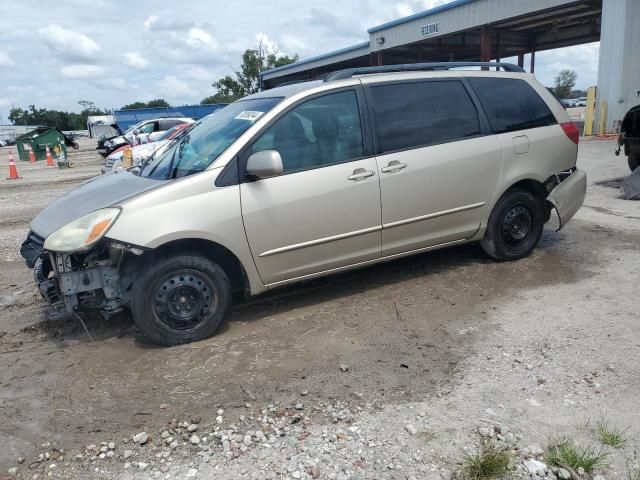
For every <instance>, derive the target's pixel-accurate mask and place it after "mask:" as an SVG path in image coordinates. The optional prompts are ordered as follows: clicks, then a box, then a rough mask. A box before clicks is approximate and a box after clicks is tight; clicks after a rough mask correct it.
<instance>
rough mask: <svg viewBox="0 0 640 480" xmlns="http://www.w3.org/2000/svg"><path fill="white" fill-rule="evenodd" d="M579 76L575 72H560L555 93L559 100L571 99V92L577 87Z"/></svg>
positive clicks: (554, 88) (556, 80) (554, 89)
mask: <svg viewBox="0 0 640 480" xmlns="http://www.w3.org/2000/svg"><path fill="white" fill-rule="evenodd" d="M577 78H578V74H577V73H576V72H575V71H573V70H567V69H565V70H560V73H558V75H557V76H556V79H555V86H554V87H553V91H554V93H555V94H556V96H557V97H558V98H569V95H571V90H573V87H575V86H576V80H577Z"/></svg>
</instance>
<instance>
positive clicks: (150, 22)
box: [144, 15, 160, 30]
mask: <svg viewBox="0 0 640 480" xmlns="http://www.w3.org/2000/svg"><path fill="white" fill-rule="evenodd" d="M159 19H160V17H159V16H158V15H151V16H149V18H147V19H146V20H145V22H144V28H146V29H147V30H150V29H151V27H153V24H154V23H156V22H157V21H158V20H159Z"/></svg>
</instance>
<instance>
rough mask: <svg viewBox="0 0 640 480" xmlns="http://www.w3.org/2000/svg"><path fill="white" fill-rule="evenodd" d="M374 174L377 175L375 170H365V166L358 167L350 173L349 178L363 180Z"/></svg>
mask: <svg viewBox="0 0 640 480" xmlns="http://www.w3.org/2000/svg"><path fill="white" fill-rule="evenodd" d="M372 175H375V172H373V171H372V170H365V169H364V168H356V169H355V170H354V171H353V174H352V175H349V176H348V177H347V179H348V180H354V181H357V180H362V179H363V178H367V177H370V176H372Z"/></svg>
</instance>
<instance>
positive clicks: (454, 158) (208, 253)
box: [21, 64, 586, 345]
mask: <svg viewBox="0 0 640 480" xmlns="http://www.w3.org/2000/svg"><path fill="white" fill-rule="evenodd" d="M478 66H480V65H479V64H466V65H461V64H416V65H401V66H384V67H368V68H358V69H350V70H343V71H339V72H334V73H332V74H328V75H326V76H325V77H324V78H323V79H319V80H314V81H308V82H301V83H296V84H290V85H286V86H281V87H279V88H274V89H272V90H267V91H262V92H260V93H257V94H255V95H250V96H248V97H245V98H243V99H241V100H239V101H237V102H234V103H232V104H230V105H228V106H226V107H225V108H223V109H221V110H219V111H217V112H216V113H215V114H213V115H211V116H209V117H206V118H205V119H203V120H201V121H200V122H198V123H197V124H196V125H195V126H194V127H193V128H191V130H189V132H188V133H187V134H186V135H184V136H183V137H181V138H180V139H178V140H176V141H174V142H173V143H172V144H171V145H170V146H169V148H167V149H166V150H165V151H164V153H163V154H162V155H161V156H159V157H158V158H154V159H153V160H152V161H151V162H150V163H148V164H147V165H145V166H144V167H142V168H141V169H140V168H134V169H132V170H130V171H117V172H115V173H110V174H106V175H102V176H99V177H97V178H95V179H92V180H90V181H88V182H86V183H84V184H83V185H81V186H80V187H78V188H77V189H75V190H73V191H71V192H69V193H67V194H66V195H64V196H62V197H61V198H60V199H58V200H57V201H56V202H54V203H53V204H51V205H50V206H49V207H47V208H46V209H45V210H44V211H42V212H41V213H40V214H39V215H38V216H37V217H36V218H35V219H34V220H33V221H32V223H31V226H30V228H31V231H30V232H29V235H28V238H27V240H26V241H25V242H24V243H23V245H22V248H21V253H22V255H23V256H24V258H25V259H26V261H27V265H29V266H30V267H31V268H33V269H34V276H35V279H36V283H37V284H38V286H39V289H40V292H41V293H42V295H43V296H44V298H45V299H47V300H48V301H49V302H51V303H62V304H64V306H65V308H66V309H67V311H69V312H82V311H86V310H98V311H101V312H103V313H104V314H105V315H109V314H111V313H114V312H117V311H120V310H122V309H124V308H129V309H130V310H131V313H132V316H133V319H134V321H135V322H136V324H137V325H138V326H139V327H140V329H141V330H142V331H143V332H144V333H146V334H147V335H148V336H149V337H151V339H153V340H154V341H155V342H157V343H160V344H163V345H175V344H180V343H186V342H191V341H195V340H200V339H203V338H206V337H208V336H210V335H211V334H213V332H214V331H215V330H216V329H217V328H218V327H219V326H220V324H221V322H222V321H223V319H224V317H225V313H226V311H227V309H228V307H229V304H230V303H231V299H232V294H234V293H240V294H243V295H245V296H249V295H257V294H260V293H262V292H265V291H267V290H270V289H273V288H276V287H280V286H283V285H287V284H290V283H293V282H299V281H303V280H307V279H310V278H314V277H317V276H320V275H328V274H331V273H335V272H340V271H344V270H348V269H353V268H358V267H364V266H367V265H371V264H373V263H377V262H381V261H386V260H391V259H394V258H398V257H401V256H405V255H411V254H414V253H419V252H424V251H428V250H432V249H436V248H441V247H446V246H450V245H458V244H462V243H466V242H480V244H481V245H482V247H483V249H484V250H485V252H486V253H487V254H488V255H489V256H491V257H492V258H494V259H496V260H516V259H519V258H523V257H525V256H527V255H528V254H529V253H530V252H531V251H532V249H533V248H534V247H535V246H536V244H537V243H538V240H539V239H540V235H541V232H542V228H543V225H544V223H545V222H547V221H548V220H549V218H550V215H551V211H552V210H553V209H555V210H556V212H557V215H558V217H559V226H560V228H561V227H562V226H564V225H565V224H566V223H567V221H569V219H571V217H572V216H573V215H574V214H575V212H576V211H577V210H578V209H579V208H580V206H581V205H582V202H583V200H584V197H585V192H586V176H585V174H584V172H582V171H580V170H577V169H576V157H577V151H578V130H577V129H576V127H575V126H574V125H573V124H572V123H571V122H570V121H569V118H568V116H567V114H566V113H565V111H564V109H563V108H562V106H561V105H560V104H559V103H558V101H557V100H556V99H555V98H554V96H553V95H552V94H551V93H549V91H547V89H546V88H545V87H543V86H542V85H540V84H539V83H538V82H537V81H536V80H535V79H534V77H533V76H532V75H530V74H527V73H524V72H523V71H522V69H520V68H519V67H516V66H514V65H506V64H482V67H483V69H482V70H479V69H478V68H477V67H478ZM451 67H456V68H455V69H454V68H451ZM466 67H469V68H466ZM492 67H496V70H489V69H490V68H492ZM465 68H466V69H465ZM500 69H502V70H500Z"/></svg>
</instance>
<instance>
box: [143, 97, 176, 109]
mask: <svg viewBox="0 0 640 480" xmlns="http://www.w3.org/2000/svg"><path fill="white" fill-rule="evenodd" d="M170 106H171V105H169V102H167V101H166V100H165V99H164V98H156V99H155V100H151V101H150V102H147V108H161V107H162V108H165V107H170Z"/></svg>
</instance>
